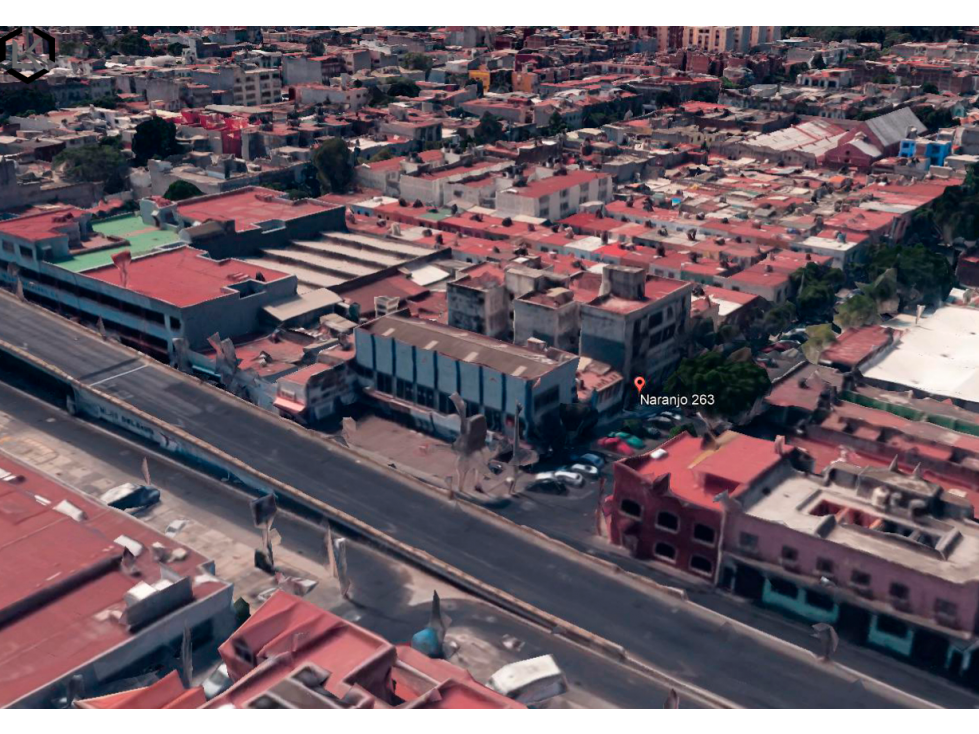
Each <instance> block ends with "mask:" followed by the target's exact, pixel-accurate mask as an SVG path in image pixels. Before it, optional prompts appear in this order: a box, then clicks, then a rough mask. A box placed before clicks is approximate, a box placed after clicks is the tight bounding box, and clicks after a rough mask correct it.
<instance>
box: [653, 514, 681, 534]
mask: <svg viewBox="0 0 979 734" xmlns="http://www.w3.org/2000/svg"><path fill="white" fill-rule="evenodd" d="M656 527H658V528H660V529H661V530H669V531H670V532H671V533H675V532H676V531H677V530H679V529H680V518H678V517H677V516H676V515H674V514H673V513H672V512H667V511H666V510H663V511H662V512H660V513H659V514H658V515H656Z"/></svg>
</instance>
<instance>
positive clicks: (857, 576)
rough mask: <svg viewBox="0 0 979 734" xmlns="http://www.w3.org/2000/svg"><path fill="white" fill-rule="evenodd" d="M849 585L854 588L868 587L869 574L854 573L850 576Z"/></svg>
mask: <svg viewBox="0 0 979 734" xmlns="http://www.w3.org/2000/svg"><path fill="white" fill-rule="evenodd" d="M850 583H851V584H853V585H854V586H870V574H869V573H864V572H863V571H854V572H853V573H852V574H850Z"/></svg>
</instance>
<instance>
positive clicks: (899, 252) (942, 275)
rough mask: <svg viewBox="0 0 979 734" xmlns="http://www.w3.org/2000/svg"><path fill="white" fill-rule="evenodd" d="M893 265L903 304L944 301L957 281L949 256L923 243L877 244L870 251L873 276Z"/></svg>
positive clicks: (870, 274) (871, 276)
mask: <svg viewBox="0 0 979 734" xmlns="http://www.w3.org/2000/svg"><path fill="white" fill-rule="evenodd" d="M892 268H893V269H894V271H895V274H896V280H897V286H898V297H899V298H900V304H901V308H908V307H909V306H915V305H917V304H919V303H925V304H935V303H939V302H941V301H944V300H945V299H946V298H947V297H948V294H949V291H951V290H952V286H953V285H954V284H955V274H954V273H953V272H952V267H951V266H950V265H949V263H948V259H947V258H946V256H945V255H944V254H942V253H941V252H936V251H934V250H932V249H930V248H928V247H926V246H924V245H920V244H918V245H894V246H890V247H888V246H884V245H877V246H876V247H874V249H873V250H872V251H871V254H870V262H869V263H868V266H867V274H868V276H869V277H870V278H872V279H877V278H879V277H880V276H882V275H884V274H885V273H886V271H888V270H890V269H892Z"/></svg>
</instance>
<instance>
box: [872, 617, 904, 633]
mask: <svg viewBox="0 0 979 734" xmlns="http://www.w3.org/2000/svg"><path fill="white" fill-rule="evenodd" d="M877 629H878V631H880V632H883V633H884V634H885V635H891V636H892V637H906V636H907V634H908V626H907V625H906V624H905V623H904V622H902V621H901V620H899V619H894V617H890V616H888V615H886V614H881V615H880V616H879V617H877Z"/></svg>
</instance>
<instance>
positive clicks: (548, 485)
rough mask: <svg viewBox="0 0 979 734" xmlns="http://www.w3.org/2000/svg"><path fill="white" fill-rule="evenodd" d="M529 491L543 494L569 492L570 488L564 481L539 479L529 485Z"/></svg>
mask: <svg viewBox="0 0 979 734" xmlns="http://www.w3.org/2000/svg"><path fill="white" fill-rule="evenodd" d="M527 491H528V492H539V493H541V494H567V493H568V488H567V487H566V486H565V485H564V482H559V481H557V480H556V479H539V480H538V481H536V482H531V483H530V484H528V485H527Z"/></svg>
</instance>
